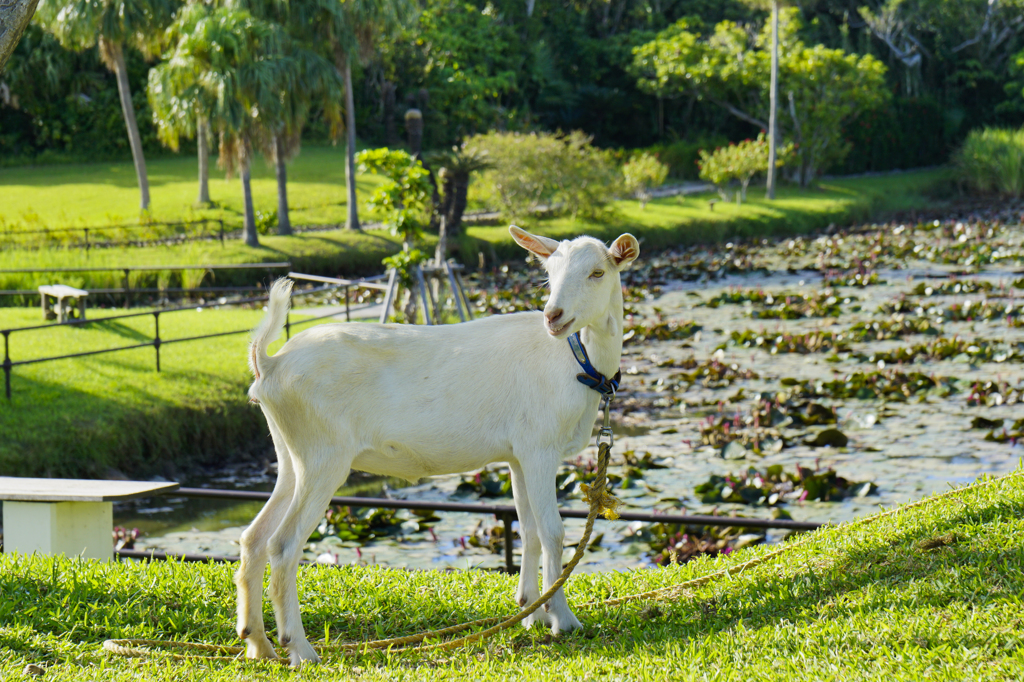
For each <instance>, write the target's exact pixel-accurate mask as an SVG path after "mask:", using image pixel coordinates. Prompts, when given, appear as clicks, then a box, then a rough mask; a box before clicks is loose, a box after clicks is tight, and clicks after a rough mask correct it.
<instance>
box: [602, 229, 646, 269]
mask: <svg viewBox="0 0 1024 682" xmlns="http://www.w3.org/2000/svg"><path fill="white" fill-rule="evenodd" d="M608 253H609V255H610V256H611V257H612V260H613V261H615V265H616V266H618V268H619V269H620V270H624V269H626V268H628V267H629V264H630V263H632V262H633V261H635V260H636V258H637V256H639V255H640V243H639V242H638V241H637V240H636V237H634V236H633V235H631V234H628V233H627V234H624V235H622V236H621V237H619V238H618V239H616V240H615V241H614V242H612V247H611V248H610V249H608Z"/></svg>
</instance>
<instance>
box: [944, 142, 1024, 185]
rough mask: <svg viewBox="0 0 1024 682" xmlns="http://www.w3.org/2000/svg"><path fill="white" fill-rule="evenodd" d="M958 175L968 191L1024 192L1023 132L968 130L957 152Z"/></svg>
mask: <svg viewBox="0 0 1024 682" xmlns="http://www.w3.org/2000/svg"><path fill="white" fill-rule="evenodd" d="M956 168H957V175H958V177H959V179H960V182H961V183H963V184H964V185H965V186H967V187H968V188H970V189H971V190H974V191H977V192H981V193H984V194H998V195H1001V196H1005V197H1017V198H1019V197H1020V196H1021V195H1022V194H1024V131H1021V130H1006V129H999V128H985V129H979V130H974V131H971V134H970V135H968V136H967V139H966V140H964V145H963V147H961V148H960V150H959V151H958V152H957V154H956Z"/></svg>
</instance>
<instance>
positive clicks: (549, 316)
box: [544, 308, 564, 325]
mask: <svg viewBox="0 0 1024 682" xmlns="http://www.w3.org/2000/svg"><path fill="white" fill-rule="evenodd" d="M563 312H564V311H563V310H562V309H561V308H553V309H552V310H545V311H544V318H545V319H546V320H547V321H548V324H549V325H550V324H554V323H556V322H558V320H559V319H560V318H561V317H562V313H563Z"/></svg>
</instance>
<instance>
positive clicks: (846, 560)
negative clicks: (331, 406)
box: [0, 472, 1024, 682]
mask: <svg viewBox="0 0 1024 682" xmlns="http://www.w3.org/2000/svg"><path fill="white" fill-rule="evenodd" d="M1022 533H1024V477H1021V476H1020V475H1019V472H1018V475H1017V476H1016V477H1015V478H1010V479H1006V480H1001V481H999V482H997V483H995V484H991V485H988V486H981V487H971V488H966V489H963V490H961V491H958V492H957V493H956V494H955V495H954V496H950V497H947V498H943V499H942V500H940V501H937V502H935V503H933V504H930V505H926V506H921V507H917V508H912V509H906V510H903V511H901V512H900V513H899V514H896V515H893V516H890V517H887V518H885V519H881V520H879V521H877V522H875V523H873V524H870V525H866V526H854V527H852V528H847V527H845V526H838V527H828V528H825V529H822V530H820V531H817V532H815V533H814V534H813V535H812V536H811V540H810V542H809V543H808V544H805V545H801V546H800V547H798V548H795V549H794V550H793V551H792V552H791V553H787V554H784V555H783V556H781V557H779V558H777V559H774V560H772V561H770V562H769V563H765V564H762V565H760V566H758V567H756V568H754V569H752V570H750V571H749V572H744V573H740V574H738V575H734V576H733V577H731V578H720V579H716V580H714V581H713V582H711V583H710V584H707V585H705V586H701V587H698V588H696V589H693V590H691V591H689V592H687V593H685V594H683V595H682V596H680V597H677V598H675V599H672V600H669V601H631V602H627V603H625V604H622V605H619V606H609V607H606V606H598V607H596V608H592V609H585V610H584V609H578V615H579V616H580V619H581V621H582V622H583V626H584V627H583V630H582V631H581V632H579V633H576V634H573V635H570V636H563V637H559V638H555V639H552V638H550V637H549V636H546V633H545V631H543V630H538V631H536V632H532V631H526V630H523V629H522V628H521V627H519V626H517V627H514V628H512V629H511V630H508V631H506V632H503V633H500V634H498V635H497V636H495V637H493V638H491V639H488V640H487V641H486V642H484V643H483V644H475V645H472V646H470V647H468V648H466V649H461V650H458V651H454V652H446V653H433V654H428V653H424V654H416V653H407V654H402V653H397V652H391V653H370V654H366V655H360V656H357V657H353V658H342V657H340V656H338V655H336V654H328V655H327V656H326V657H325V660H324V663H323V664H322V665H320V666H311V667H307V668H305V669H303V670H302V671H301V672H295V671H291V670H288V669H286V668H283V667H281V666H279V665H277V664H271V663H262V664H251V663H243V662H238V663H221V662H210V663H203V662H202V661H201V659H195V660H187V661H167V660H164V659H160V658H152V659H143V660H131V659H125V658H119V657H114V656H109V655H107V654H105V653H104V652H103V651H102V649H101V645H102V642H103V640H105V639H107V638H154V639H172V640H179V641H190V642H206V643H221V644H227V645H235V644H238V640H237V637H236V635H235V632H234V606H235V604H234V598H235V589H234V585H233V583H232V572H233V569H234V567H233V566H229V565H215V564H208V565H201V564H180V563H153V564H99V563H95V562H88V561H82V560H74V559H72V560H69V559H52V558H41V557H26V556H19V555H10V554H5V555H0V591H2V592H3V594H4V595H5V596H6V597H7V598H6V599H4V600H3V601H0V678H4V679H8V678H10V679H17V676H18V675H20V673H21V670H22V669H23V668H24V666H25V665H26V664H29V663H33V664H36V665H39V666H42V667H43V668H45V669H46V678H45V679H47V680H69V681H70V680H81V679H102V680H111V681H118V680H126V681H127V680H139V679H142V680H202V681H203V682H207V681H209V682H214V681H219V680H225V681H227V680H237V679H247V680H280V679H302V680H338V679H359V680H385V679H386V680H423V679H446V680H509V679H514V680H520V679H521V680H539V679H544V680H549V679H550V680H584V679H615V680H666V679H672V680H779V679H783V680H788V679H792V680H804V679H814V680H836V681H843V682H846V681H849V680H877V679H886V680H921V679H934V680H1008V679H1018V678H1019V674H1020V670H1021V669H1022V666H1024V627H1022V620H1021V618H1022V616H1021V607H1022V604H1021V599H1022V595H1024V550H1022V546H1021V542H1020V537H1021V536H1022ZM573 539H574V538H567V540H573ZM776 548H777V547H774V546H773V547H752V548H747V549H744V550H740V551H738V552H735V553H733V554H731V555H729V556H726V557H720V558H718V559H701V560H697V561H693V562H691V563H688V564H686V565H684V566H673V567H669V568H660V569H654V570H642V571H631V572H609V573H594V574H586V575H579V576H574V577H573V578H572V579H571V580H570V581H569V583H568V585H567V596H568V599H569V602H570V604H575V605H579V604H583V603H586V602H590V601H601V600H604V599H606V598H608V597H619V596H624V595H629V594H635V593H640V592H644V591H647V590H651V589H656V588H661V587H666V586H670V585H673V584H678V583H681V582H683V581H685V580H688V579H691V578H695V577H699V576H704V575H707V574H709V573H712V572H714V571H717V570H720V569H723V568H726V567H729V566H734V565H737V564H740V563H742V562H745V561H748V560H750V559H752V558H754V557H757V556H762V555H763V554H765V553H767V552H769V551H772V550H774V549H776ZM515 583H516V578H515V577H514V576H506V575H502V574H496V573H484V572H478V571H463V572H450V573H442V572H434V571H422V572H417V571H402V570H396V569H387V568H380V567H358V566H343V567H328V566H307V567H303V568H302V569H301V570H300V574H299V594H300V599H301V601H302V603H303V611H302V613H303V622H304V625H305V628H306V632H307V634H308V636H309V637H310V640H311V641H313V642H314V643H316V644H320V643H322V642H323V641H324V638H325V637H327V638H329V639H330V641H335V642H336V641H342V642H353V641H355V642H358V641H367V640H373V639H378V638H384V637H395V636H401V635H408V634H413V633H417V632H420V631H423V630H426V629H434V628H439V627H443V626H447V625H451V624H454V623H457V622H463V621H467V620H472V619H477V618H484V617H490V616H503V615H509V614H513V613H515V611H516V606H515V604H514V589H515ZM264 617H265V619H266V620H267V623H268V627H269V628H270V629H271V634H272V636H273V620H272V614H271V609H270V607H269V605H265V607H264Z"/></svg>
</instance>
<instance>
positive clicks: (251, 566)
mask: <svg viewBox="0 0 1024 682" xmlns="http://www.w3.org/2000/svg"><path fill="white" fill-rule="evenodd" d="M268 421H269V420H268ZM270 429H271V433H272V435H273V436H274V441H275V444H276V445H277V465H278V472H277V483H275V484H274V492H273V493H271V494H270V499H269V500H268V501H267V503H266V504H265V505H264V506H263V509H262V510H261V511H260V513H259V514H258V515H257V516H256V518H255V520H253V522H252V523H251V524H250V525H249V527H248V528H246V529H245V532H243V533H242V537H241V539H240V541H239V544H240V545H241V561H240V562H239V565H238V571H237V572H236V573H235V584H236V585H237V586H238V636H239V637H240V638H242V639H244V640H245V648H246V652H245V655H246V657H247V658H277V657H278V656H277V652H275V651H274V645H273V644H271V643H270V640H269V639H267V634H266V630H265V629H264V625H263V572H264V570H265V569H266V567H267V560H268V556H267V543H268V542H269V540H270V536H271V535H273V534H274V531H276V530H277V527H278V525H279V524H280V523H281V519H282V518H283V517H284V514H285V511H287V509H288V503H289V502H290V501H291V499H292V493H293V492H294V488H295V474H294V472H293V471H292V462H291V454H290V453H289V452H288V448H287V446H285V444H284V441H283V440H282V439H281V437H280V434H279V433H278V432H277V430H276V429H275V428H274V426H273V424H271V427H270Z"/></svg>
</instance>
